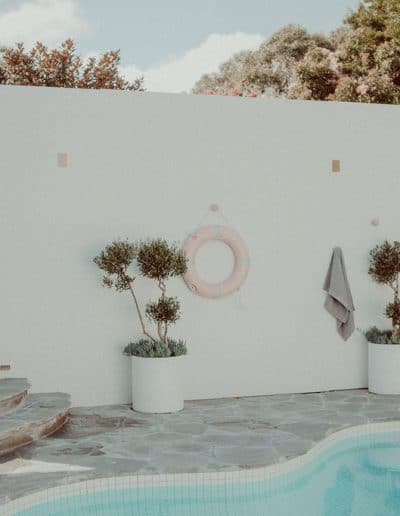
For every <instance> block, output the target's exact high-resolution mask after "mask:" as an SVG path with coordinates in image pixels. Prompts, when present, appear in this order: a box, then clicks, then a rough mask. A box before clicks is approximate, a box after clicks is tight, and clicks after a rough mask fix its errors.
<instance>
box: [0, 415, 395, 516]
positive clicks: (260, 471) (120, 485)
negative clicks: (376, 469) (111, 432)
mask: <svg viewBox="0 0 400 516" xmlns="http://www.w3.org/2000/svg"><path fill="white" fill-rule="evenodd" d="M396 431H400V420H397V421H389V422H375V423H365V424H362V425H356V426H351V427H348V428H345V429H341V430H337V431H334V432H332V433H331V434H330V435H329V436H327V437H325V438H324V439H322V440H321V441H319V442H318V443H316V444H315V445H314V446H313V447H312V448H311V449H310V450H308V451H307V452H306V453H304V454H303V455H300V456H298V457H294V458H292V459H289V460H286V461H283V462H279V463H276V464H270V465H267V466H258V467H249V468H248V469H240V470H232V471H207V472H197V473H164V474H154V475H151V474H149V475H122V476H118V477H103V478H96V479H90V480H82V481H80V482H74V483H72V484H68V485H61V486H57V487H51V488H48V489H44V490H41V491H38V492H36V493H32V494H30V495H26V496H22V497H20V498H18V499H16V500H13V501H11V502H6V503H5V504H0V512H1V513H2V514H9V515H12V514H15V511H20V510H23V509H29V508H31V507H34V506H35V505H38V504H41V503H48V502H51V501H54V500H57V499H60V498H68V497H71V496H79V495H83V494H88V493H96V492H100V491H105V490H110V489H128V488H131V489H140V488H146V487H152V488H158V487H176V486H190V485H196V486H198V485H206V484H210V483H212V484H213V485H217V484H225V483H245V482H250V481H252V482H254V481H258V480H270V479H272V478H274V477H277V476H279V475H282V474H287V473H290V472H293V471H295V470H297V469H300V468H302V467H304V466H306V465H307V464H309V463H310V462H312V461H313V460H314V459H315V458H316V457H318V456H319V455H320V454H321V453H322V452H324V451H326V450H327V449H329V448H330V447H331V446H332V445H333V444H336V443H338V442H340V441H342V440H345V439H347V438H350V437H361V436H365V435H368V434H378V433H386V432H396ZM3 510H5V511H6V512H3Z"/></svg>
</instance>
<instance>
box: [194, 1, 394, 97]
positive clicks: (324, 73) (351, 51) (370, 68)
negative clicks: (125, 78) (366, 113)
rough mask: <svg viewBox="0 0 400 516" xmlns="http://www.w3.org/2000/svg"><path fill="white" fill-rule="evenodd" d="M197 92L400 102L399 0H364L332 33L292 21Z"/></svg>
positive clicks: (209, 77) (211, 77)
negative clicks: (310, 30) (324, 33)
mask: <svg viewBox="0 0 400 516" xmlns="http://www.w3.org/2000/svg"><path fill="white" fill-rule="evenodd" d="M193 92H194V93H205V94H214V95H241V96H279V97H287V98H296V99H307V100H311V99H318V100H336V101H351V102H369V103H371V102H374V103H386V104H399V103H400V1H399V0H365V1H363V2H361V4H360V6H359V8H358V9H357V10H356V11H354V12H353V13H351V14H350V15H349V16H348V17H347V18H346V19H345V21H344V26H342V27H339V28H338V29H336V30H334V31H333V32H332V33H331V34H330V35H329V37H325V36H322V35H319V34H309V33H308V32H307V31H306V30H305V29H304V28H302V27H299V26H296V25H288V26H287V27H283V28H282V29H280V30H278V31H277V32H276V33H275V34H273V35H272V36H271V37H270V38H269V39H267V40H265V41H264V42H263V43H262V44H261V46H260V47H259V48H258V49H256V50H254V51H247V52H241V53H239V54H236V55H234V56H233V57H232V58H231V59H229V60H228V61H227V62H226V63H223V64H222V65H221V66H220V68H219V71H218V72H217V73H214V74H208V75H204V76H203V77H201V78H200V80H199V81H198V82H197V83H196V84H195V87H194V89H193Z"/></svg>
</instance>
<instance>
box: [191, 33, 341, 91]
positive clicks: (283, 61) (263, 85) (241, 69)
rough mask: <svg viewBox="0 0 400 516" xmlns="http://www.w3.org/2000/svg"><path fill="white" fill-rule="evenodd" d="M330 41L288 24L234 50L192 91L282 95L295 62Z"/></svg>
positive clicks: (290, 80) (289, 83)
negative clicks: (251, 46) (254, 44)
mask: <svg viewBox="0 0 400 516" xmlns="http://www.w3.org/2000/svg"><path fill="white" fill-rule="evenodd" d="M314 48H327V49H331V48H332V45H331V42H330V41H329V40H328V38H325V37H324V36H322V35H320V34H309V33H308V32H307V31H306V30H305V29H303V28H302V27H299V26H297V25H288V26H287V27H283V28H282V29H280V30H279V31H277V32H276V33H275V34H273V36H272V37H271V38H269V39H267V40H266V41H264V42H263V43H262V44H261V46H260V47H259V48H258V49H257V50H255V51H246V52H240V53H238V54H235V55H234V56H233V57H232V58H231V59H229V60H228V61H227V62H225V63H223V64H222V65H221V66H220V68H219V71H218V72H216V73H214V74H207V75H204V76H203V77H202V78H201V79H200V80H199V81H198V82H197V83H196V84H195V86H194V88H193V92H194V93H205V94H217V95H232V94H233V95H244V96H254V95H264V94H268V95H271V96H285V95H286V94H287V92H288V90H289V88H290V86H292V85H293V84H294V82H295V80H296V66H297V64H298V63H299V62H300V61H301V60H302V59H303V57H304V56H305V55H306V53H307V52H308V51H309V50H310V49H314Z"/></svg>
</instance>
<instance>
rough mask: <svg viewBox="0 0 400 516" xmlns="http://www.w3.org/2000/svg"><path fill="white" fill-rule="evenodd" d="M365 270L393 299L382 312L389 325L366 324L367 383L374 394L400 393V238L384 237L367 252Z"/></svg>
mask: <svg viewBox="0 0 400 516" xmlns="http://www.w3.org/2000/svg"><path fill="white" fill-rule="evenodd" d="M368 273H369V274H370V275H371V276H372V278H373V279H374V280H375V281H376V282H377V283H381V284H384V285H387V286H388V287H390V288H391V289H392V291H393V300H392V302H390V303H388V305H387V306H386V310H385V315H386V317H387V318H388V319H390V321H391V328H390V329H385V330H379V329H378V328H377V327H376V326H374V327H372V328H370V329H369V330H368V331H367V332H366V334H365V336H366V338H367V340H368V387H369V390H370V391H371V392H376V393H378V394H400V300H399V274H400V242H393V243H390V242H388V241H387V240H386V241H385V242H384V243H383V244H381V245H378V246H376V247H375V248H374V249H372V251H371V252H370V266H369V269H368Z"/></svg>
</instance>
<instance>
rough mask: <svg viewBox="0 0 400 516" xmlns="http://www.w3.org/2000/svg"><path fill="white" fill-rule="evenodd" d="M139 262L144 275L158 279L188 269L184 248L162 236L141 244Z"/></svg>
mask: <svg viewBox="0 0 400 516" xmlns="http://www.w3.org/2000/svg"><path fill="white" fill-rule="evenodd" d="M137 264H138V267H139V270H140V272H141V274H143V276H146V277H147V278H151V279H155V280H158V281H160V280H161V281H164V280H166V279H168V278H170V277H172V276H180V275H181V274H184V273H185V272H186V270H187V259H186V257H185V255H184V254H183V252H182V250H181V249H179V248H178V247H177V245H176V244H171V245H170V244H168V242H167V241H166V240H164V239H162V238H157V239H155V240H148V241H146V242H142V243H141V244H140V245H139V249H138V254H137Z"/></svg>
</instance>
